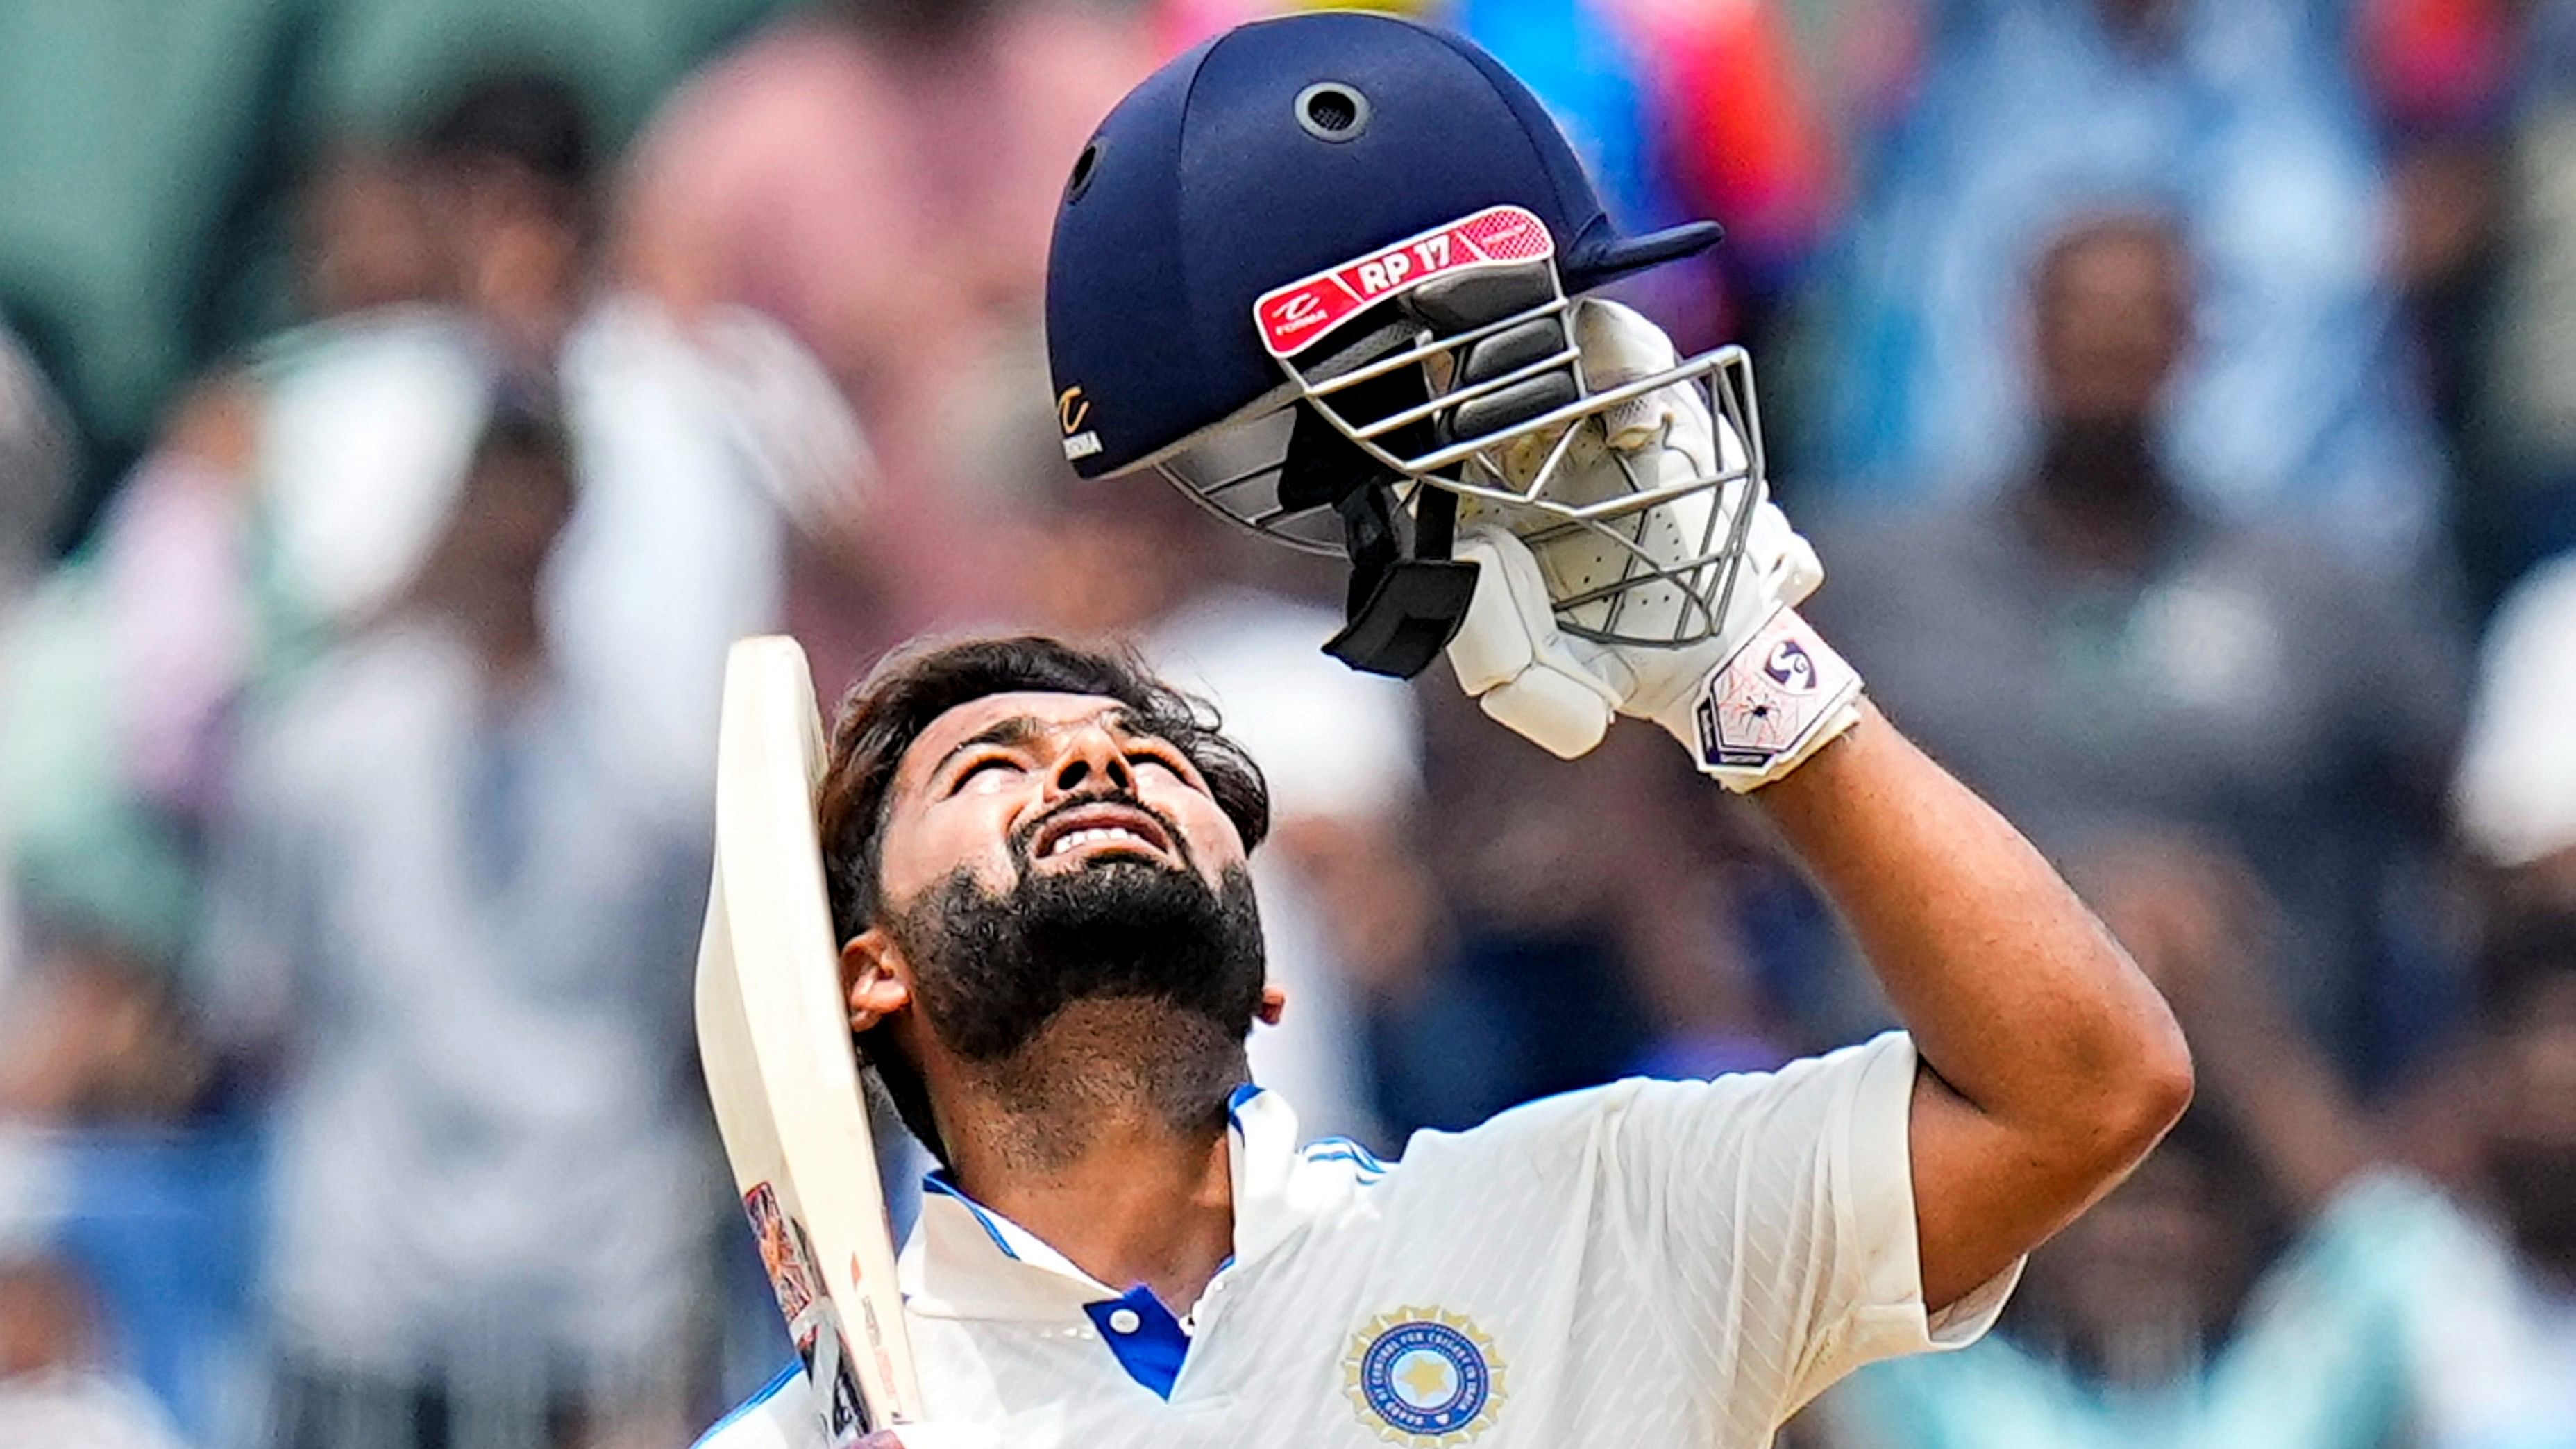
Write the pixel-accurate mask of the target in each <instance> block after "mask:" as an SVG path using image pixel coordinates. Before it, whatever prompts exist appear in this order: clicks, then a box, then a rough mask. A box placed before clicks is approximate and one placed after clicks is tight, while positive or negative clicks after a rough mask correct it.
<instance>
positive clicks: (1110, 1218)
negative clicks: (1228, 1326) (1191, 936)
mask: <svg viewBox="0 0 2576 1449" xmlns="http://www.w3.org/2000/svg"><path fill="white" fill-rule="evenodd" d="M957 1073H958V1076H959V1078H960V1080H959V1082H958V1083H957V1086H958V1088H959V1090H956V1091H952V1092H948V1093H943V1094H942V1095H943V1096H945V1097H948V1098H950V1100H949V1101H947V1102H942V1103H941V1104H940V1112H939V1117H940V1135H941V1136H942V1137H943V1138H944V1139H945V1140H946V1143H947V1147H948V1153H949V1158H950V1166H951V1170H952V1172H953V1174H954V1176H955V1177H956V1180H957V1184H958V1186H959V1187H961V1188H963V1189H964V1190H965V1191H966V1193H967V1195H968V1196H970V1197H973V1198H974V1199H975V1200H976V1201H978V1202H980V1203H983V1204H985V1205H986V1206H988V1207H990V1208H992V1209H993V1210H994V1211H996V1212H999V1213H1001V1214H1002V1215H1003V1216H1005V1217H1007V1218H1009V1219H1011V1220H1012V1221H1013V1222H1016V1223H1018V1224H1020V1225H1021V1226H1022V1227H1025V1228H1027V1229H1028V1230H1029V1231H1030V1232H1033V1233H1035V1234H1037V1235H1038V1236H1039V1237H1040V1238H1042V1239H1044V1240H1045V1241H1046V1242H1047V1243H1048V1244H1049V1245H1050V1246H1052V1247H1053V1248H1055V1250H1056V1251H1058V1252H1060V1253H1062V1254H1064V1255H1065V1257H1067V1258H1069V1259H1071V1260H1072V1261H1073V1264H1074V1265H1075V1266H1076V1267H1078V1268H1080V1269H1082V1270H1083V1271H1084V1272H1086V1273H1089V1274H1090V1275H1091V1276H1093V1277H1094V1278H1097V1279H1099V1280H1100V1281H1101V1282H1103V1283H1106V1284H1109V1285H1110V1286H1112V1287H1119V1288H1123V1287H1128V1286H1131V1285H1134V1284H1138V1283H1142V1284H1144V1285H1146V1286H1147V1287H1148V1288H1150V1289H1152V1290H1153V1293H1154V1296H1155V1297H1157V1298H1159V1299H1161V1300H1162V1301H1163V1303H1164V1304H1165V1305H1166V1306H1167V1307H1169V1308H1171V1309H1172V1310H1173V1312H1174V1313H1176V1314H1178V1313H1186V1312H1188V1311H1189V1309H1190V1306H1191V1305H1192V1304H1195V1303H1196V1302H1197V1301H1198V1298H1199V1294H1200V1293H1201V1292H1203V1291H1204V1290H1205V1289H1206V1287H1207V1284H1208V1280H1209V1279H1211V1278H1213V1277H1215V1276H1216V1270H1217V1268H1218V1267H1219V1266H1220V1265H1221V1264H1223V1263H1224V1261H1225V1259H1226V1257H1227V1256H1228V1255H1229V1254H1231V1253H1232V1252H1233V1251H1234V1180H1233V1174H1232V1169H1231V1164H1230V1161H1229V1158H1228V1154H1227V1148H1226V1134H1225V1104H1226V1098H1227V1096H1228V1094H1230V1093H1231V1092H1232V1091H1233V1089H1234V1088H1235V1087H1236V1086H1238V1085H1240V1084H1242V1083H1243V1082H1244V1081H1246V1080H1248V1079H1249V1073H1248V1071H1247V1069H1246V1067H1245V1064H1244V1058H1243V1047H1242V1044H1241V1043H1240V1042H1236V1041H1231V1040H1228V1039H1227V1038H1226V1037H1225V1034H1224V1033H1223V1032H1222V1031H1221V1030H1220V1029H1219V1028H1218V1027H1216V1026H1215V1025H1214V1024H1213V1023H1210V1022H1207V1021H1205V1020H1204V1019H1202V1018H1199V1017H1196V1016H1190V1015H1186V1014H1183V1013H1177V1012H1174V1011H1173V1010H1172V1009H1171V1008H1169V1007H1167V1006H1165V1005H1163V1004H1162V1003H1159V1002H1154V1001H1147V1000H1112V1001H1082V1002H1076V1003H1074V1004H1073V1005H1071V1006H1068V1007H1066V1008H1065V1009H1064V1010H1063V1011H1061V1012H1058V1013H1057V1014H1056V1016H1055V1017H1054V1019H1053V1020H1051V1021H1049V1022H1048V1023H1047V1024H1046V1026H1044V1027H1043V1028H1041V1029H1040V1030H1039V1032H1038V1034H1037V1035H1036V1036H1035V1037H1034V1038H1032V1039H1031V1040H1030V1041H1029V1043H1028V1044H1027V1045H1026V1046H1023V1047H1022V1048H1020V1050H1018V1051H1016V1052H1014V1053H1012V1054H1011V1055H1010V1056H1008V1057H1005V1058H1003V1059H1001V1060H999V1061H994V1062H978V1063H963V1064H957ZM952 1109H953V1110H952Z"/></svg>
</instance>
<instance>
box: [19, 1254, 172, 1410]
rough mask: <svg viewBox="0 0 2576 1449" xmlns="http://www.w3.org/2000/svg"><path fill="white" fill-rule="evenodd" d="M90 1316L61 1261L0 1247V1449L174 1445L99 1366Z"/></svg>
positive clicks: (142, 1401)
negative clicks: (1, 1446)
mask: <svg viewBox="0 0 2576 1449" xmlns="http://www.w3.org/2000/svg"><path fill="white" fill-rule="evenodd" d="M97 1320H98V1305H97V1302H96V1300H95V1298H94V1297H93V1295H92V1294H91V1292H90V1289H89V1285H88V1284H87V1283H85V1282H83V1281H82V1279H81V1276H80V1274H79V1272H78V1271H77V1270H76V1269H75V1268H74V1267H73V1266H72V1265H71V1264H70V1263H69V1262H68V1261H66V1260H64V1259H62V1258H57V1257H49V1256H45V1255H42V1254H35V1253H28V1252H24V1251H20V1252H15V1253H13V1252H10V1251H9V1250H7V1249H6V1248H5V1247H0V1444H5V1445H9V1446H11V1449H55V1446H63V1449H69V1446H72V1445H78V1446H81V1449H180V1440H179V1435H178V1431H177V1430H176V1429H175V1428H174V1427H173V1426H172V1425H171V1423H170V1421H169V1417H168V1416H167V1415H165V1414H164V1413H162V1411H161V1409H160V1407H159V1406H158V1405H156V1404H155V1403H154V1402H153V1401H152V1397H151V1395H150V1394H148V1393H146V1392H145V1391H144V1390H143V1388H142V1386H141V1385H139V1384H137V1383H135V1382H134V1381H133V1380H132V1379H130V1378H128V1377H126V1376H124V1375H122V1374H119V1373H116V1372H114V1371H112V1370H111V1369H109V1368H108V1366H107V1364H106V1362H105V1360H104V1359H103V1357H102V1344H101V1341H100V1336H99V1330H98V1322H97Z"/></svg>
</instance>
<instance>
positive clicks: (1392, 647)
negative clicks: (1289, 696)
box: [1324, 485, 1476, 679]
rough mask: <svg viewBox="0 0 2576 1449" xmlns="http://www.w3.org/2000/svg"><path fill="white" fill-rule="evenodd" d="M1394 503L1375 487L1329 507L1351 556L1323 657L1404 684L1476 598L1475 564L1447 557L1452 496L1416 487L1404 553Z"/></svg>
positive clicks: (1435, 654)
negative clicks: (1345, 593)
mask: <svg viewBox="0 0 2576 1449" xmlns="http://www.w3.org/2000/svg"><path fill="white" fill-rule="evenodd" d="M1394 499H1395V493H1394V490H1393V489H1391V488H1387V487H1385V486H1383V485H1381V486H1377V487H1371V488H1365V489H1361V490H1358V491H1356V492H1352V493H1349V494H1345V495H1344V496H1343V497H1342V498H1341V499H1340V500H1338V501H1337V502H1335V504H1334V505H1333V507H1334V511H1335V512H1337V513H1339V514H1341V516H1342V541H1343V546H1344V547H1345V548H1347V549H1348V550H1349V552H1350V556H1351V586H1350V595H1349V597H1348V599H1347V600H1346V601H1345V602H1344V605H1343V615H1344V618H1345V620H1346V621H1347V622H1346V623H1345V625H1344V627H1343V629H1342V632H1340V633H1338V634H1336V635H1334V636H1333V637H1332V638H1331V639H1330V640H1328V641H1327V642H1326V643H1325V645H1324V652H1325V653H1327V654H1330V655H1332V656H1333V657H1334V658H1336V659H1338V660H1340V661H1342V662H1343V663H1344V664H1347V665H1349V666H1350V667H1352V668H1353V669H1358V670H1364V671H1366V672H1367V673H1370V674H1386V675H1392V676H1394V677H1395V678H1397V679H1411V678H1412V677H1413V676H1415V675H1417V674H1420V673H1421V672H1422V671H1423V670H1425V669H1427V668H1429V667H1430V666H1431V661H1432V660H1434V659H1437V658H1439V657H1440V651H1441V650H1443V649H1446V648H1448V647H1449V641H1450V640H1451V639H1452V638H1454V637H1455V636H1456V635H1457V633H1458V626H1459V625H1460V624H1463V623H1465V622H1466V620H1467V605H1468V603H1469V601H1471V600H1472V599H1474V598H1475V597H1476V566H1475V565H1474V564H1472V563H1465V562H1462V561H1459V560H1456V559H1452V558H1450V557H1449V556H1448V555H1449V534H1450V530H1451V526H1452V525H1453V524H1454V523H1455V522H1456V520H1457V516H1458V498H1457V495H1456V494H1453V493H1448V492H1444V491H1442V490H1440V489H1437V488H1426V489H1423V490H1422V492H1421V496H1420V497H1418V498H1417V499H1416V500H1415V504H1414V507H1415V516H1414V520H1413V524H1414V527H1413V541H1412V546H1411V548H1410V549H1409V550H1408V549H1407V548H1406V547H1405V545H1404V543H1403V540H1402V530H1401V529H1400V528H1399V527H1398V525H1397V521H1396V515H1395V505H1394ZM1435 514H1436V515H1437V520H1436V523H1437V526H1436V528H1435V520H1434V517H1433V515H1435ZM1435 532H1436V534H1437V537H1436V538H1435V537H1434V536H1433V535H1434V534H1435Z"/></svg>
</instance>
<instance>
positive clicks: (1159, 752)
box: [1127, 745, 1203, 790]
mask: <svg viewBox="0 0 2576 1449" xmlns="http://www.w3.org/2000/svg"><path fill="white" fill-rule="evenodd" d="M1127 762H1128V763H1129V764H1131V765H1133V766H1135V767H1136V768H1138V769H1140V770H1141V769H1143V768H1144V767H1145V766H1147V765H1152V766H1154V767H1156V768H1157V769H1160V770H1161V771H1162V772H1163V773H1165V774H1167V775H1169V776H1171V777H1172V778H1173V779H1175V780H1177V781H1179V782H1180V783H1182V784H1184V785H1187V786H1189V787H1190V788H1191V789H1193V790H1198V789H1202V788H1203V787H1202V786H1201V785H1200V784H1199V777H1198V771H1197V770H1195V769H1193V768H1192V767H1191V766H1190V765H1189V764H1188V763H1187V762H1186V761H1185V760H1183V759H1182V757H1181V755H1180V753H1179V752H1178V751H1176V750H1173V749H1171V748H1170V747H1168V746H1155V745H1130V746H1128V749H1127Z"/></svg>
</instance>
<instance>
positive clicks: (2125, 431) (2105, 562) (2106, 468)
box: [2021, 423, 2177, 573]
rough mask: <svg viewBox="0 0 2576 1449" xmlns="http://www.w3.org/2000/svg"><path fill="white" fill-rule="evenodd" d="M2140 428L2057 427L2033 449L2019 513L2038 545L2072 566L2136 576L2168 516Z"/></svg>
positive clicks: (2170, 509)
mask: <svg viewBox="0 0 2576 1449" xmlns="http://www.w3.org/2000/svg"><path fill="white" fill-rule="evenodd" d="M2176 511H2177V510H2176V507H2175V502H2174V498H2173V494H2172V490H2171V489H2170V488H2168V487H2167V486H2166V483H2165V477H2164V470H2163V468H2162V466H2161V465H2160V464H2159V463H2158V462H2157V460H2156V456H2155V449H2154V445H2153V442H2152V440H2151V439H2150V438H2149V436H2148V433H2147V430H2146V428H2145V427H2144V425H2143V424H2141V425H2136V426H2123V425H2120V424H2116V423H2079V424H2065V425H2060V426H2058V427H2055V428H2052V429H2051V430H2050V432H2049V434H2048V437H2047V440H2046V441H2045V442H2044V443H2043V444H2042V445H2041V449H2040V456H2039V466H2038V467H2037V469H2036V470H2035V471H2034V472H2033V473H2032V475H2031V480H2030V484H2029V486H2028V487H2027V488H2025V489H2024V490H2023V492H2022V499H2021V514H2022V519H2023V521H2024V523H2025V524H2027V525H2028V526H2029V528H2030V530H2031V534H2032V536H2033V537H2034V538H2035V539H2036V540H2037V541H2038V543H2039V546H2040V548H2041V549H2042V550H2043V551H2044V552H2046V553H2048V554H2049V555H2051V556H2052V557H2054V558H2056V559H2058V560H2059V561H2060V562H2062V563H2066V564H2069V565H2072V566H2074V567H2076V568H2081V569H2087V570H2094V571H2101V572H2112V573H2136V572H2139V571H2140V570H2142V569H2144V568H2145V567H2146V566H2147V565H2148V563H2150V562H2151V561H2152V560H2153V559H2154V557H2155V554H2156V551H2157V550H2158V549H2159V548H2160V547H2161V546H2162V545H2163V543H2164V540H2165V535H2166V532H2167V530H2168V529H2169V528H2170V526H2171V525H2172V524H2173V522H2174V520H2175V514H2176Z"/></svg>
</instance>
